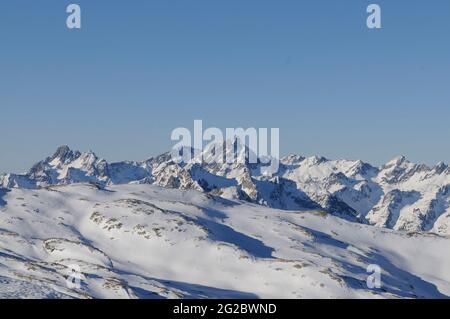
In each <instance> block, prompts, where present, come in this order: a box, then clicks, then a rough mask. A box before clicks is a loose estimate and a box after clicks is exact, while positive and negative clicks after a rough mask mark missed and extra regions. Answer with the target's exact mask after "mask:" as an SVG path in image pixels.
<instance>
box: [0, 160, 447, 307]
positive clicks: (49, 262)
mask: <svg viewBox="0 0 450 319" xmlns="http://www.w3.org/2000/svg"><path fill="white" fill-rule="evenodd" d="M66 155H68V157H67V158H68V159H70V160H69V161H68V162H65V164H64V165H69V164H68V163H69V162H76V163H77V164H76V167H77V168H76V169H81V168H82V170H84V169H86V171H90V172H92V173H95V172H97V173H99V170H98V165H97V164H98V163H101V162H100V161H97V160H94V157H91V156H83V157H82V158H83V159H86V160H87V162H89V163H91V164H92V166H91V167H87V166H84V165H83V164H84V163H81V161H80V160H79V158H80V157H81V156H82V155H81V154H80V155H78V153H66ZM73 155H74V156H73ZM60 159H61V158H60ZM60 159H58V160H55V159H52V160H51V161H50V162H52V163H51V164H49V163H44V164H43V166H46V165H49V166H52V167H58V165H60V164H61V165H62V163H61V161H60ZM163 162H164V161H163ZM311 163H312V160H311ZM325 163H326V162H323V164H325ZM74 166H75V164H74ZM132 166H134V165H132ZM136 166H137V167H141V166H140V165H136ZM157 166H159V165H157ZM95 167H96V168H97V170H95V169H93V168H95ZM57 170H58V171H59V172H60V174H59V175H53V176H52V177H53V178H60V179H61V180H64V178H65V177H66V175H65V174H64V172H66V171H65V170H64V168H62V166H60V167H59V168H58V169H57ZM163 170H166V168H164V169H163ZM132 171H134V169H133V170H132ZM61 172H63V173H61ZM99 174H100V173H99ZM41 176H42V175H41ZM74 176H75V177H79V176H85V175H84V174H73V175H71V178H73V177H74ZM99 176H100V175H99ZM214 176H215V175H214ZM102 177H103V178H105V179H102V181H105V180H106V179H108V178H110V177H106V176H105V174H103V175H102ZM90 178H92V175H91V176H89V179H90ZM223 178H225V177H223ZM67 181H68V180H67V179H65V182H67ZM179 182H180V183H178V182H176V183H175V184H176V185H177V186H178V187H181V185H184V186H183V187H186V186H188V184H189V182H188V180H185V179H184V178H181V180H180V181H179ZM219 182H222V180H220V179H219ZM244 184H245V183H244ZM236 185H237V184H236ZM241 185H243V184H242V183H241ZM229 187H236V186H229ZM246 187H247V186H244V187H243V188H242V189H246V190H247V188H246ZM187 188H191V187H190V186H188V187H187ZM0 198H1V200H0V298H30V297H32V298H158V299H159V298H449V297H450V272H449V271H448V270H449V269H450V255H449V254H448V252H449V251H450V239H449V238H448V237H444V236H438V235H434V234H428V233H407V232H401V231H395V230H389V229H383V228H379V227H375V226H371V225H364V224H360V223H355V222H351V221H346V220H344V219H342V218H339V217H336V216H333V215H330V214H326V213H324V212H321V211H314V210H309V211H286V210H280V209H273V208H269V207H265V206H262V205H258V204H255V203H251V202H249V201H245V200H229V199H223V198H221V197H218V196H213V195H210V194H205V192H199V191H196V190H192V189H190V190H179V189H168V188H164V187H159V186H155V185H149V184H140V185H111V186H108V187H105V188H103V187H98V186H95V185H93V184H71V185H63V186H49V187H42V188H39V189H20V188H13V189H11V190H6V189H3V190H0ZM408 200H409V199H408ZM374 266H375V267H379V270H380V271H381V273H380V286H377V287H372V286H370V285H368V284H367V279H368V276H369V275H371V274H372V272H373V270H371V269H374V268H373V267H374ZM77 280H79V281H77ZM369 282H370V281H369Z"/></svg>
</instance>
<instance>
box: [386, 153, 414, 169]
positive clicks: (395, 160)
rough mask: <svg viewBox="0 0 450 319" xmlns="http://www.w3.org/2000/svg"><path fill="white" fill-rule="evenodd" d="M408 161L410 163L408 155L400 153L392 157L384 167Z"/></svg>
mask: <svg viewBox="0 0 450 319" xmlns="http://www.w3.org/2000/svg"><path fill="white" fill-rule="evenodd" d="M406 163H410V162H409V161H408V160H407V158H406V156H404V155H400V156H397V157H394V158H393V159H391V160H390V161H389V162H387V163H386V164H385V165H384V167H392V166H400V165H402V164H406Z"/></svg>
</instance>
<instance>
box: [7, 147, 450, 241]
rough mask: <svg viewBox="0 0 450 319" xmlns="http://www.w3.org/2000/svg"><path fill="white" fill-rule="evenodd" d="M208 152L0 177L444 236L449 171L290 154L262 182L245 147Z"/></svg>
mask: <svg viewBox="0 0 450 319" xmlns="http://www.w3.org/2000/svg"><path fill="white" fill-rule="evenodd" d="M227 143H228V144H226V143H225V144H226V145H225V144H224V145H213V146H212V147H213V148H220V147H222V148H224V153H225V152H226V150H227V147H228V146H230V145H229V144H230V143H237V144H239V143H238V141H234V142H230V141H229V142H227ZM233 146H234V145H233ZM241 146H242V145H241ZM215 150H216V149H215ZM190 151H192V150H190ZM211 154H214V152H211V150H210V149H205V151H204V152H203V153H202V154H200V155H198V156H196V157H194V158H193V159H192V160H190V161H188V162H187V163H183V164H177V163H175V162H174V161H173V160H172V158H171V156H170V154H169V153H166V154H163V155H160V156H157V157H154V158H150V159H148V160H146V161H143V162H119V163H108V162H107V161H106V160H104V159H100V158H98V157H97V156H96V155H95V154H94V153H93V152H87V153H81V152H78V151H73V150H71V149H70V148H69V147H67V146H62V147H60V148H59V149H58V150H57V151H56V152H55V154H54V155H53V156H50V157H48V158H46V159H45V160H43V161H41V162H39V163H37V164H36V165H34V166H33V167H32V168H31V169H30V171H29V172H28V173H26V174H21V175H18V174H6V175H3V176H1V175H0V187H3V188H6V189H11V188H24V189H36V188H38V187H45V186H49V185H69V184H72V183H87V182H89V183H95V184H97V185H99V186H102V187H105V186H108V185H121V184H129V183H139V184H144V183H145V184H153V185H159V186H163V187H165V188H176V189H180V190H186V189H192V190H197V191H201V192H204V193H207V194H213V195H217V196H221V197H222V198H225V199H238V200H245V201H248V202H250V203H257V204H259V205H263V206H268V207H272V208H278V209H283V210H305V209H306V210H307V209H317V210H323V211H326V212H328V213H331V214H333V215H336V216H340V217H342V218H345V219H347V220H351V221H355V222H361V223H368V224H372V225H376V226H379V227H384V228H389V229H395V230H404V231H426V232H431V233H437V234H441V235H450V168H449V167H448V166H447V165H445V164H443V163H439V164H437V165H436V166H434V167H427V166H425V165H417V164H413V163H411V162H409V161H408V160H407V159H406V158H404V157H398V158H395V159H394V160H392V161H390V162H388V163H387V164H386V165H383V166H381V167H378V168H377V167H373V166H371V165H370V164H367V163H364V162H361V161H350V160H328V159H325V158H323V157H317V156H313V157H308V158H305V157H301V156H297V155H291V156H287V157H285V158H283V159H282V160H281V164H280V169H279V171H278V172H277V173H276V174H274V175H273V176H270V177H268V176H265V175H263V174H261V168H262V167H263V165H262V164H261V163H260V162H258V163H256V164H252V163H249V161H248V157H249V150H248V149H247V148H245V147H242V148H241V151H238V152H237V154H235V155H236V161H235V162H233V163H232V164H228V163H226V162H224V163H220V161H205V160H204V159H205V158H206V159H210V158H209V157H211Z"/></svg>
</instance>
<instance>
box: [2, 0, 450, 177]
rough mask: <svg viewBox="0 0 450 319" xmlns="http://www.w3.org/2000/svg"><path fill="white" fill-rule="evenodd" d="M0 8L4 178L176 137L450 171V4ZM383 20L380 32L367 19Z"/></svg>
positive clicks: (308, 0)
mask: <svg viewBox="0 0 450 319" xmlns="http://www.w3.org/2000/svg"><path fill="white" fill-rule="evenodd" d="M73 3H76V4H78V5H79V6H80V8H81V19H82V24H81V29H74V30H72V29H68V27H67V25H66V19H67V16H68V14H67V12H66V6H67V5H68V4H69V3H68V2H64V1H62V2H61V1H55V0H47V1H32V2H30V1H25V0H15V1H12V0H5V1H1V2H0V39H2V50H0V65H1V70H2V71H1V75H2V76H1V77H0V87H1V89H0V104H1V117H2V123H1V125H0V136H1V138H0V150H1V152H0V171H1V172H5V173H11V172H21V171H22V172H23V171H26V170H27V169H28V168H29V167H31V166H32V165H33V164H34V163H35V160H39V159H41V158H42V157H44V156H47V155H48V154H50V153H51V152H52V151H53V150H54V148H55V146H57V145H63V144H68V145H70V146H71V147H73V148H75V149H81V150H86V149H92V150H94V151H95V152H96V153H98V154H102V156H103V157H104V158H108V159H110V160H112V161H114V162H117V161H120V160H123V159H125V160H131V159H139V158H141V159H143V158H145V157H146V156H149V155H153V156H156V155H158V154H161V153H164V152H166V151H168V150H170V148H171V147H172V146H173V144H174V143H173V142H172V141H171V140H170V133H171V132H172V130H173V129H175V128H177V127H187V128H189V129H190V128H191V127H192V123H193V121H194V119H202V120H203V121H204V123H205V126H208V127H218V128H221V129H223V128H226V127H243V128H248V127H256V128H258V127H265V128H279V129H280V154H281V155H283V156H286V155H289V154H301V155H303V156H305V155H311V156H314V155H319V156H324V157H326V158H330V159H355V160H362V161H364V162H367V163H371V164H372V165H376V166H380V165H383V164H384V163H386V162H387V161H389V160H390V159H392V158H395V157H397V156H399V154H403V155H404V156H405V157H406V158H408V159H409V160H410V161H411V162H414V163H423V164H426V165H428V166H433V165H435V164H436V163H439V162H445V163H449V162H450V148H449V147H448V142H449V141H450V125H449V124H450V123H449V122H450V90H449V88H448V86H449V83H450V59H449V57H450V41H448V35H449V30H450V1H447V0H436V1H432V2H431V3H430V2H429V1H426V0H398V1H390V0H377V1H369V0H359V1H345V2H344V1H329V0H314V1H313V0H305V1H298V0H286V1H283V2H282V3H280V2H274V1H258V0H248V1H239V0H229V1H209V0H197V1H194V2H186V1H183V0H173V1H170V2H168V1H163V0H154V1H136V2H134V3H132V4H131V3H127V2H126V1H123V0H122V1H119V0H117V1H108V2H107V4H105V3H102V2H98V1H88V0H74V1H73ZM371 3H376V4H379V6H380V7H381V19H382V28H381V29H369V28H368V27H367V24H366V20H367V17H368V13H367V6H368V5H369V4H371Z"/></svg>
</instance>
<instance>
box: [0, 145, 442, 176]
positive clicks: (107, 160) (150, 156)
mask: <svg viewBox="0 0 450 319" xmlns="http://www.w3.org/2000/svg"><path fill="white" fill-rule="evenodd" d="M61 147H68V148H69V149H70V150H71V151H75V152H77V151H78V152H80V153H82V154H83V153H89V152H92V153H93V154H95V156H97V158H98V159H102V160H105V161H106V162H108V163H109V164H112V163H120V162H126V161H128V162H144V161H146V160H149V159H151V158H154V157H157V156H159V155H162V154H164V153H168V152H170V149H168V150H167V151H165V152H161V153H158V154H154V155H149V156H147V157H145V158H143V159H133V158H125V159H116V160H110V159H108V158H106V157H104V156H101V154H99V153H97V152H96V151H95V150H94V149H88V150H87V149H86V150H83V149H78V148H73V147H71V146H70V145H68V144H62V145H59V146H57V147H55V149H54V151H53V152H50V153H48V154H47V155H44V156H43V157H42V158H41V159H37V160H35V161H33V163H32V164H30V165H29V167H27V168H24V169H23V170H20V171H4V170H3V169H2V168H1V167H0V175H1V174H19V175H20V174H25V173H26V172H28V170H29V169H31V168H32V166H33V165H35V164H37V163H39V162H40V161H43V160H45V159H47V158H49V157H51V156H52V155H54V154H55V153H56V151H57V150H58V149H59V148H61ZM287 156H300V157H304V158H311V157H315V156H317V157H323V158H325V159H326V160H329V161H340V160H346V161H362V162H363V163H366V164H369V165H371V166H373V167H376V168H381V167H382V166H383V165H385V164H387V163H389V162H391V161H394V160H396V159H400V158H405V159H406V160H407V161H409V162H410V163H413V164H417V165H425V166H427V167H428V168H433V167H434V166H436V165H438V164H440V163H444V164H445V165H447V166H449V165H450V163H449V162H446V161H443V160H441V161H437V162H435V163H434V164H428V163H420V162H416V161H414V160H411V159H410V158H409V157H408V156H407V155H396V156H394V157H392V158H390V159H388V160H386V161H385V162H384V163H376V164H375V163H372V162H370V161H367V160H364V159H362V158H344V157H342V158H331V157H327V156H323V155H321V154H302V153H289V154H281V156H280V159H283V158H285V157H287Z"/></svg>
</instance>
